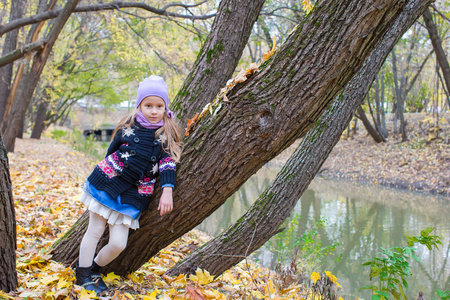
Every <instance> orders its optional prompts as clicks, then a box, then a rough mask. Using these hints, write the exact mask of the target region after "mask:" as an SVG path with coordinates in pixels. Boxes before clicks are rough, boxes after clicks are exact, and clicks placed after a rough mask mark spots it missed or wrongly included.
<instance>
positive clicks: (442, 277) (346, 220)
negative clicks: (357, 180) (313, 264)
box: [199, 164, 450, 299]
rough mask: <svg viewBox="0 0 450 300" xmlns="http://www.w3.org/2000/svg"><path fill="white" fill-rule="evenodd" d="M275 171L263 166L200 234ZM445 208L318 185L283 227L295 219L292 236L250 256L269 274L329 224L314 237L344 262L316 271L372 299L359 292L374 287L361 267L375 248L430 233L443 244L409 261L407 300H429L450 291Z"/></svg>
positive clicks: (369, 190) (396, 194)
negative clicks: (309, 234) (300, 241)
mask: <svg viewBox="0 0 450 300" xmlns="http://www.w3.org/2000/svg"><path fill="white" fill-rule="evenodd" d="M278 169H279V166H278V165H274V164H272V165H271V164H268V165H267V166H266V167H265V168H263V169H262V170H260V171H259V172H258V173H257V174H255V176H253V177H251V178H250V179H249V180H248V181H247V182H246V183H245V185H244V186H243V187H242V188H241V189H240V190H239V191H238V192H237V193H236V194H235V195H234V196H233V197H231V198H230V199H229V200H228V201H227V203H226V204H225V205H224V206H223V207H221V208H220V209H219V210H218V211H216V212H215V213H214V214H213V215H211V216H210V217H209V218H208V219H206V220H205V221H204V222H203V223H202V224H201V225H200V226H199V228H200V229H201V230H204V231H206V232H208V233H209V234H211V235H214V236H215V235H217V234H218V233H220V232H221V231H222V230H224V229H225V228H226V227H228V226H229V225H231V224H233V223H234V222H235V221H236V220H237V219H238V218H239V217H240V216H241V215H242V214H243V213H244V212H245V211H246V210H247V209H248V208H249V207H250V205H251V204H252V203H253V201H255V200H256V199H257V197H258V196H259V194H260V193H261V192H262V191H263V190H264V189H265V188H266V187H267V186H268V185H269V184H270V183H271V181H272V180H273V179H274V178H275V176H276V173H277V171H278ZM449 204H450V201H449V199H448V198H441V197H438V196H432V195H419V194H414V193H411V192H401V191H396V190H392V189H386V188H381V187H371V186H366V185H355V184H353V183H349V182H342V181H332V180H326V179H322V178H316V179H315V180H314V181H313V182H312V183H311V185H310V186H309V188H308V190H307V191H305V193H304V194H303V196H302V197H301V199H300V201H299V202H298V203H297V205H296V207H295V208H294V210H293V212H292V214H291V217H290V218H289V219H288V220H287V222H292V220H293V218H296V220H295V222H294V223H292V224H295V225H293V226H295V228H294V230H290V231H289V233H286V232H285V233H283V234H285V235H286V234H288V236H285V235H284V236H283V237H284V239H285V241H284V244H282V245H281V244H280V243H278V244H277V242H276V241H275V239H276V238H273V239H271V240H270V241H268V242H267V243H266V244H265V245H264V246H263V247H262V248H261V249H260V250H258V251H257V252H255V253H254V254H253V255H254V257H256V258H257V259H258V260H259V261H260V262H261V263H262V264H263V265H265V266H266V267H270V268H274V267H275V265H276V263H277V262H278V261H279V260H280V259H281V258H285V257H290V253H291V252H292V250H293V248H294V245H295V241H296V240H297V239H298V238H299V237H301V236H302V235H303V234H304V233H305V232H307V231H308V230H310V229H311V228H312V227H313V226H314V224H316V222H318V221H319V220H320V218H326V219H327V225H326V226H325V228H320V227H319V231H318V234H319V235H318V236H319V237H320V239H321V240H322V242H323V245H324V246H327V245H331V244H332V243H333V242H335V241H339V242H340V243H341V245H340V246H339V247H338V248H337V249H336V252H337V253H342V259H341V261H340V262H334V260H333V259H332V258H331V257H330V258H329V259H325V260H324V264H323V265H322V266H321V267H320V268H321V269H320V270H317V271H323V270H325V269H326V270H329V271H331V272H332V273H333V274H335V275H336V276H337V278H338V279H339V280H338V281H339V283H340V284H341V285H342V286H343V288H344V291H345V292H346V294H347V295H353V296H358V297H360V298H361V297H362V298H365V299H370V294H369V292H368V291H359V288H361V287H362V286H365V285H371V284H374V283H373V282H370V281H369V276H368V273H369V269H368V267H363V266H361V263H363V262H365V261H366V260H367V259H368V258H371V257H374V256H375V255H376V253H377V252H379V251H380V247H394V246H404V245H406V242H405V241H406V239H405V236H406V235H409V236H416V235H419V234H420V231H421V230H422V229H425V228H427V227H434V228H435V230H434V231H433V234H434V235H439V236H441V237H442V244H443V245H442V246H441V247H440V248H439V250H433V251H431V252H430V251H429V250H428V249H427V248H426V247H421V246H419V247H417V248H418V252H417V256H418V257H419V258H420V260H421V262H420V263H418V262H416V261H414V260H412V261H411V266H412V269H411V273H412V274H413V275H412V276H411V277H410V278H409V279H408V283H409V285H410V291H409V292H408V293H407V295H409V297H410V298H412V297H417V295H418V292H419V291H423V292H424V293H425V295H426V296H427V298H428V299H430V298H432V297H433V298H437V296H436V294H435V293H434V290H437V289H440V290H445V289H449V288H450V262H449V259H450V221H449V216H450V205H449ZM292 224H291V225H292Z"/></svg>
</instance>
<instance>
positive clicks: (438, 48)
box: [422, 9, 450, 91]
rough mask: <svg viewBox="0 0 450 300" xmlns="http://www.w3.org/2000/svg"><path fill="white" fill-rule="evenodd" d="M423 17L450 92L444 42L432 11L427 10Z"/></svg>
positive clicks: (449, 76) (449, 68) (448, 67)
mask: <svg viewBox="0 0 450 300" xmlns="http://www.w3.org/2000/svg"><path fill="white" fill-rule="evenodd" d="M422 16H423V19H424V20H425V25H426V27H427V30H428V33H429V35H430V39H431V44H432V45H433V49H434V53H436V58H437V60H438V62H439V66H440V67H441V70H442V74H443V75H444V81H445V85H446V86H447V91H450V65H449V63H448V60H447V55H445V52H444V49H443V47H442V41H441V38H440V37H439V34H438V31H437V28H436V24H434V22H433V17H432V15H431V12H430V9H426V10H425V11H424V12H423V15H422Z"/></svg>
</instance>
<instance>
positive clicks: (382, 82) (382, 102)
mask: <svg viewBox="0 0 450 300" xmlns="http://www.w3.org/2000/svg"><path fill="white" fill-rule="evenodd" d="M380 100H381V124H382V125H381V126H382V127H381V128H382V132H383V136H384V138H387V137H388V132H387V128H386V110H385V107H384V103H385V101H384V68H382V71H381V96H380Z"/></svg>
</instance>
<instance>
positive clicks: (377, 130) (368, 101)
mask: <svg viewBox="0 0 450 300" xmlns="http://www.w3.org/2000/svg"><path fill="white" fill-rule="evenodd" d="M375 101H376V100H375ZM367 106H368V107H369V112H370V116H371V117H372V121H373V124H375V126H374V127H372V129H373V130H374V131H375V133H376V136H377V139H376V140H375V142H376V143H380V142H377V141H379V140H381V142H386V140H385V139H384V137H383V135H382V134H381V131H380V126H379V123H377V120H376V118H375V116H374V115H373V110H372V105H371V104H370V99H369V94H367ZM361 108H362V107H361ZM363 112H364V110H363ZM368 124H369V125H370V122H369V123H368ZM365 125H366V124H364V126H365ZM366 129H367V128H366ZM369 134H370V133H369ZM370 135H372V134H370ZM372 137H373V136H372Z"/></svg>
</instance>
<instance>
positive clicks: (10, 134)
mask: <svg viewBox="0 0 450 300" xmlns="http://www.w3.org/2000/svg"><path fill="white" fill-rule="evenodd" d="M79 1H80V0H68V1H67V2H66V5H65V6H64V9H63V11H62V13H61V14H60V15H59V17H58V19H56V21H55V23H54V24H53V26H52V29H51V31H50V32H49V34H48V38H47V42H46V44H45V46H44V49H43V50H42V51H39V52H37V53H36V55H35V56H34V59H33V66H32V67H31V70H30V72H29V73H28V74H27V75H26V76H25V77H23V78H22V80H21V81H20V84H19V91H18V94H17V97H16V99H15V100H14V103H13V106H12V108H11V112H10V114H9V117H8V123H7V126H6V132H5V136H4V141H5V145H6V149H7V150H8V151H9V150H10V149H12V148H13V146H14V142H15V139H16V136H17V132H18V129H19V125H20V122H23V120H24V117H25V113H26V110H27V108H28V105H29V103H30V101H31V97H32V96H33V93H34V90H35V89H36V85H37V83H38V81H39V78H40V77H41V74H42V70H43V69H44V66H45V64H46V62H47V59H48V57H49V55H50V52H51V51H52V48H53V45H54V44H55V42H56V39H57V38H58V36H59V34H60V33H61V30H62V29H63V27H64V25H65V24H66V22H67V20H68V19H69V17H70V15H71V14H72V11H73V10H74V8H75V7H76V6H77V4H78V2H79Z"/></svg>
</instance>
